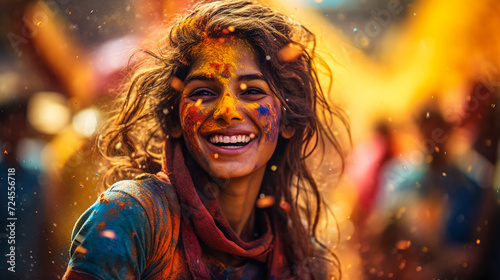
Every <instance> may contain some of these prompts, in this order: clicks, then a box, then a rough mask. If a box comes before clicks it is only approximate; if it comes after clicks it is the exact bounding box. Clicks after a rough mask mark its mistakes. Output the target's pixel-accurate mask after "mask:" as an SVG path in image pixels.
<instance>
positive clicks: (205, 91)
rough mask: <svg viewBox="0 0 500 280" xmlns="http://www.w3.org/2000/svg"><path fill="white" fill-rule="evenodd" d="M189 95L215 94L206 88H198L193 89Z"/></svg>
mask: <svg viewBox="0 0 500 280" xmlns="http://www.w3.org/2000/svg"><path fill="white" fill-rule="evenodd" d="M190 96H215V94H214V93H213V92H211V91H209V90H206V89H199V90H195V91H193V92H192V93H191V95H190Z"/></svg>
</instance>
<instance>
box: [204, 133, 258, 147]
mask: <svg viewBox="0 0 500 280" xmlns="http://www.w3.org/2000/svg"><path fill="white" fill-rule="evenodd" d="M254 138H255V134H254V133H251V134H250V135H232V136H225V135H212V136H210V137H209V139H208V140H209V141H210V143H213V144H217V143H224V144H234V143H248V142H250V141H251V140H252V139H254ZM228 147H229V146H228ZM234 147H238V146H234Z"/></svg>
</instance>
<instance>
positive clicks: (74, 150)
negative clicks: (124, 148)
mask: <svg viewBox="0 0 500 280" xmlns="http://www.w3.org/2000/svg"><path fill="white" fill-rule="evenodd" d="M194 2H196V1H194V0H192V1H177V0H171V1H170V0H146V1H138V0H120V1H108V2H106V1H96V0H90V1H83V2H78V1H71V0H44V1H42V0H37V1H35V0H32V1H29V0H26V1H10V2H7V1H2V7H3V9H2V10H3V11H2V17H1V22H0V31H1V39H0V40H1V41H0V42H1V45H0V145H1V153H0V167H1V169H0V172H2V174H4V173H6V172H7V169H8V168H15V169H16V174H15V178H16V186H17V188H16V202H17V203H16V217H17V218H18V223H17V225H18V227H17V229H16V238H17V240H16V244H17V245H16V246H17V253H18V254H17V259H16V270H17V276H19V277H20V278H18V279H61V278H62V275H63V274H64V271H65V269H66V267H67V262H68V259H69V255H68V249H69V244H70V236H71V231H72V227H73V225H74V224H75V222H76V220H77V219H78V217H79V216H80V215H81V214H82V213H83V212H84V211H85V210H86V209H87V208H88V207H89V206H90V205H91V204H92V203H94V201H95V200H96V199H97V197H98V195H99V194H100V192H101V191H103V187H102V180H101V177H102V175H103V174H104V173H105V171H106V170H105V167H104V165H103V162H102V160H101V159H100V158H99V156H98V155H97V153H96V151H95V141H96V133H97V132H98V130H99V127H100V125H101V124H102V122H103V121H105V120H106V118H107V117H108V111H109V108H110V107H112V105H113V100H114V94H115V89H116V88H117V87H118V85H119V82H120V80H121V79H122V78H123V76H124V72H123V71H122V69H123V68H124V67H126V65H127V63H128V59H129V57H130V55H131V54H132V53H133V51H134V49H136V48H137V47H138V46H139V44H140V42H141V41H143V40H144V39H147V38H149V37H150V35H151V34H158V33H161V30H162V29H161V25H162V24H165V23H168V19H171V18H172V17H173V16H174V14H175V13H178V12H181V11H183V10H184V9H186V8H188V7H189V6H190V5H192V4H193V3H194ZM267 2H270V3H272V4H274V5H276V6H277V7H279V8H288V9H289V13H290V14H291V15H292V16H293V17H294V18H295V19H296V20H297V21H299V22H304V23H305V24H306V25H307V26H312V28H313V31H314V32H316V34H317V35H318V39H319V43H320V45H322V46H323V47H324V48H323V49H322V50H323V54H325V60H326V61H327V63H329V64H331V66H332V73H333V76H334V83H333V89H334V91H333V92H332V96H331V99H332V101H333V102H336V103H338V104H340V106H341V107H343V108H345V110H346V111H347V113H348V115H349V117H350V119H351V127H352V144H346V145H345V146H346V148H347V147H348V149H349V150H350V156H349V157H348V159H347V165H346V168H345V171H344V174H343V175H342V177H341V178H340V179H338V178H333V177H332V178H330V177H328V176H324V178H323V181H322V182H323V184H322V186H323V189H325V190H326V193H327V194H328V197H327V200H328V201H329V204H330V205H331V210H332V211H333V213H334V214H335V217H336V219H335V225H334V226H333V227H332V226H331V225H330V227H331V228H330V230H329V231H327V232H326V233H327V235H330V236H329V237H332V239H334V241H333V242H331V243H328V244H331V246H333V247H334V249H335V251H336V252H337V254H338V256H339V258H340V260H341V262H342V271H343V279H360V280H362V279H403V280H405V279H500V270H499V269H498V268H499V267H500V239H498V238H497V236H500V219H499V217H500V194H499V190H500V164H499V156H500V145H499V144H500V109H499V108H498V106H500V104H498V103H499V101H500V71H499V70H500V53H499V52H498V48H499V46H500V35H498V32H497V31H496V29H497V27H498V26H500V16H499V14H500V13H499V8H498V7H497V5H496V4H497V3H495V2H494V1H493V0H488V1H482V2H479V3H470V2H467V1H462V0H461V1H451V0H445V1H434V3H431V1H423V0H420V1H397V0H377V1H364V0H356V1H342V0H330V1H329V0H322V1H321V0H316V1H312V0H293V1H289V2H286V3H285V2H283V1H277V0H276V1H267ZM437 2H439V3H437ZM485 19H487V20H485ZM320 50H321V49H320ZM497 105H498V106H497ZM339 133H340V134H342V133H344V134H345V132H339ZM342 136H345V135H340V137H342ZM344 138H345V139H347V137H346V136H345V137H344ZM346 142H349V141H346ZM332 160H333V159H329V158H328V156H327V157H326V158H325V159H324V162H326V163H325V165H323V168H318V171H317V174H318V176H320V175H322V176H323V175H325V174H326V173H327V172H328V170H329V171H331V168H330V167H332V168H333V167H334V166H337V165H338V164H336V163H334V162H331V161H332ZM325 166H326V169H325ZM325 170H326V171H325ZM2 176H4V175H2ZM2 176H0V177H1V178H2V179H1V180H2V182H0V184H1V185H2V189H1V191H2V192H4V193H2V194H0V197H1V199H2V201H1V202H0V205H2V209H1V210H0V219H1V221H0V222H1V224H2V226H3V225H5V224H6V219H7V209H6V205H7V201H8V200H7V199H8V198H7V195H6V193H7V191H6V190H5V188H4V187H3V186H4V185H5V183H6V181H5V180H4V177H2ZM6 240H7V231H6V230H5V231H4V230H3V229H2V230H1V231H0V251H1V252H2V254H4V252H7V248H8V246H9V245H8V244H7V242H6ZM9 273H10V272H8V271H7V270H6V263H5V262H3V261H2V262H0V278H1V279H11V278H8V277H11V276H12V275H11V274H9ZM12 279H16V278H12Z"/></svg>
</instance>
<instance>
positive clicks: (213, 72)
mask: <svg viewBox="0 0 500 280" xmlns="http://www.w3.org/2000/svg"><path fill="white" fill-rule="evenodd" d="M314 47H315V37H314V35H313V34H312V33H311V32H310V31H308V30H307V29H306V28H305V27H303V26H301V25H300V24H298V23H297V22H295V21H293V20H291V19H290V18H288V17H287V16H285V15H283V14H281V13H278V12H276V11H274V10H272V9H270V8H268V7H266V6H264V5H262V4H260V3H257V2H254V1H246V0H230V1H213V2H205V3H203V4H198V5H196V6H195V7H194V9H193V10H192V11H191V12H190V13H189V14H187V15H185V16H184V17H182V18H180V19H179V20H178V21H177V23H176V24H174V25H173V27H171V29H170V31H169V32H168V35H167V36H166V37H165V38H164V39H162V40H160V41H159V42H158V44H157V46H155V47H154V48H150V49H148V50H144V51H143V52H142V55H140V56H137V57H136V59H135V60H133V61H134V62H133V63H134V67H133V68H134V69H133V70H132V71H131V73H132V74H131V75H130V82H129V83H128V84H127V86H126V88H125V90H124V91H123V94H122V99H121V102H119V106H118V109H117V111H116V114H115V115H114V117H113V118H112V119H111V120H110V122H109V123H108V125H107V127H106V129H105V130H104V133H103V134H102V135H101V137H100V138H99V143H98V144H99V147H100V151H101V153H102V154H103V155H104V156H105V158H106V159H108V160H109V162H110V163H111V168H110V170H109V172H108V173H107V175H106V178H107V179H108V182H114V181H119V182H117V183H115V184H114V185H113V186H111V187H110V188H109V189H108V190H107V191H105V192H104V193H102V194H101V196H100V197H99V199H98V201H97V202H96V203H95V204H94V205H93V206H91V207H90V208H89V209H88V210H87V211H86V212H85V213H84V214H83V215H82V216H81V217H80V219H79V220H78V222H77V224H76V225H75V229H74V232H73V235H72V245H71V250H70V255H71V260H70V262H69V267H68V270H67V272H66V274H65V279H266V278H267V279H289V278H290V279H296V278H299V279H326V278H328V279H330V278H331V275H336V276H337V277H339V269H338V267H339V266H338V261H337V259H336V257H335V255H334V254H332V253H331V251H330V250H329V249H328V248H326V247H325V246H323V245H322V244H321V243H320V242H319V241H318V240H317V238H316V231H317V226H318V221H319V219H320V214H323V213H324V212H325V207H324V205H323V201H322V197H321V195H320V193H319V191H318V187H317V184H316V182H315V180H314V178H313V176H312V174H311V171H310V169H308V166H307V163H306V158H307V157H308V156H309V155H310V154H311V153H312V151H314V149H315V148H316V147H317V146H318V145H325V144H330V145H332V146H333V147H335V148H336V149H337V151H338V152H339V153H340V145H339V142H338V140H337V139H336V138H335V137H334V134H333V132H332V131H333V128H332V127H331V126H332V122H333V120H334V119H335V118H337V119H340V120H341V121H342V122H343V123H344V124H346V122H345V118H344V115H343V113H342V111H341V110H340V109H338V108H335V107H331V106H329V105H328V104H327V102H326V99H325V96H324V94H323V91H322V88H321V86H320V84H319V81H318V78H317V72H316V65H315V63H314V59H317V58H316V55H315V53H314ZM319 115H321V120H322V121H320V117H319ZM141 173H143V174H142V175H140V176H137V177H136V175H139V174H141ZM134 177H135V178H134ZM127 178H134V179H133V180H123V179H127ZM120 180H123V181H120ZM329 264H331V265H329ZM335 267H336V269H333V272H332V271H329V270H330V269H326V268H335ZM332 273H334V274H332Z"/></svg>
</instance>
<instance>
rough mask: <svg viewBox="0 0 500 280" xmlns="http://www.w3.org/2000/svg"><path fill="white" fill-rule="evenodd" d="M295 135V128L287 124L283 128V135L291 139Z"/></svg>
mask: <svg viewBox="0 0 500 280" xmlns="http://www.w3.org/2000/svg"><path fill="white" fill-rule="evenodd" d="M293 135H295V128H293V127H291V126H289V125H286V126H285V127H284V128H283V129H282V130H281V136H282V137H283V138H285V139H290V138H292V137H293Z"/></svg>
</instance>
